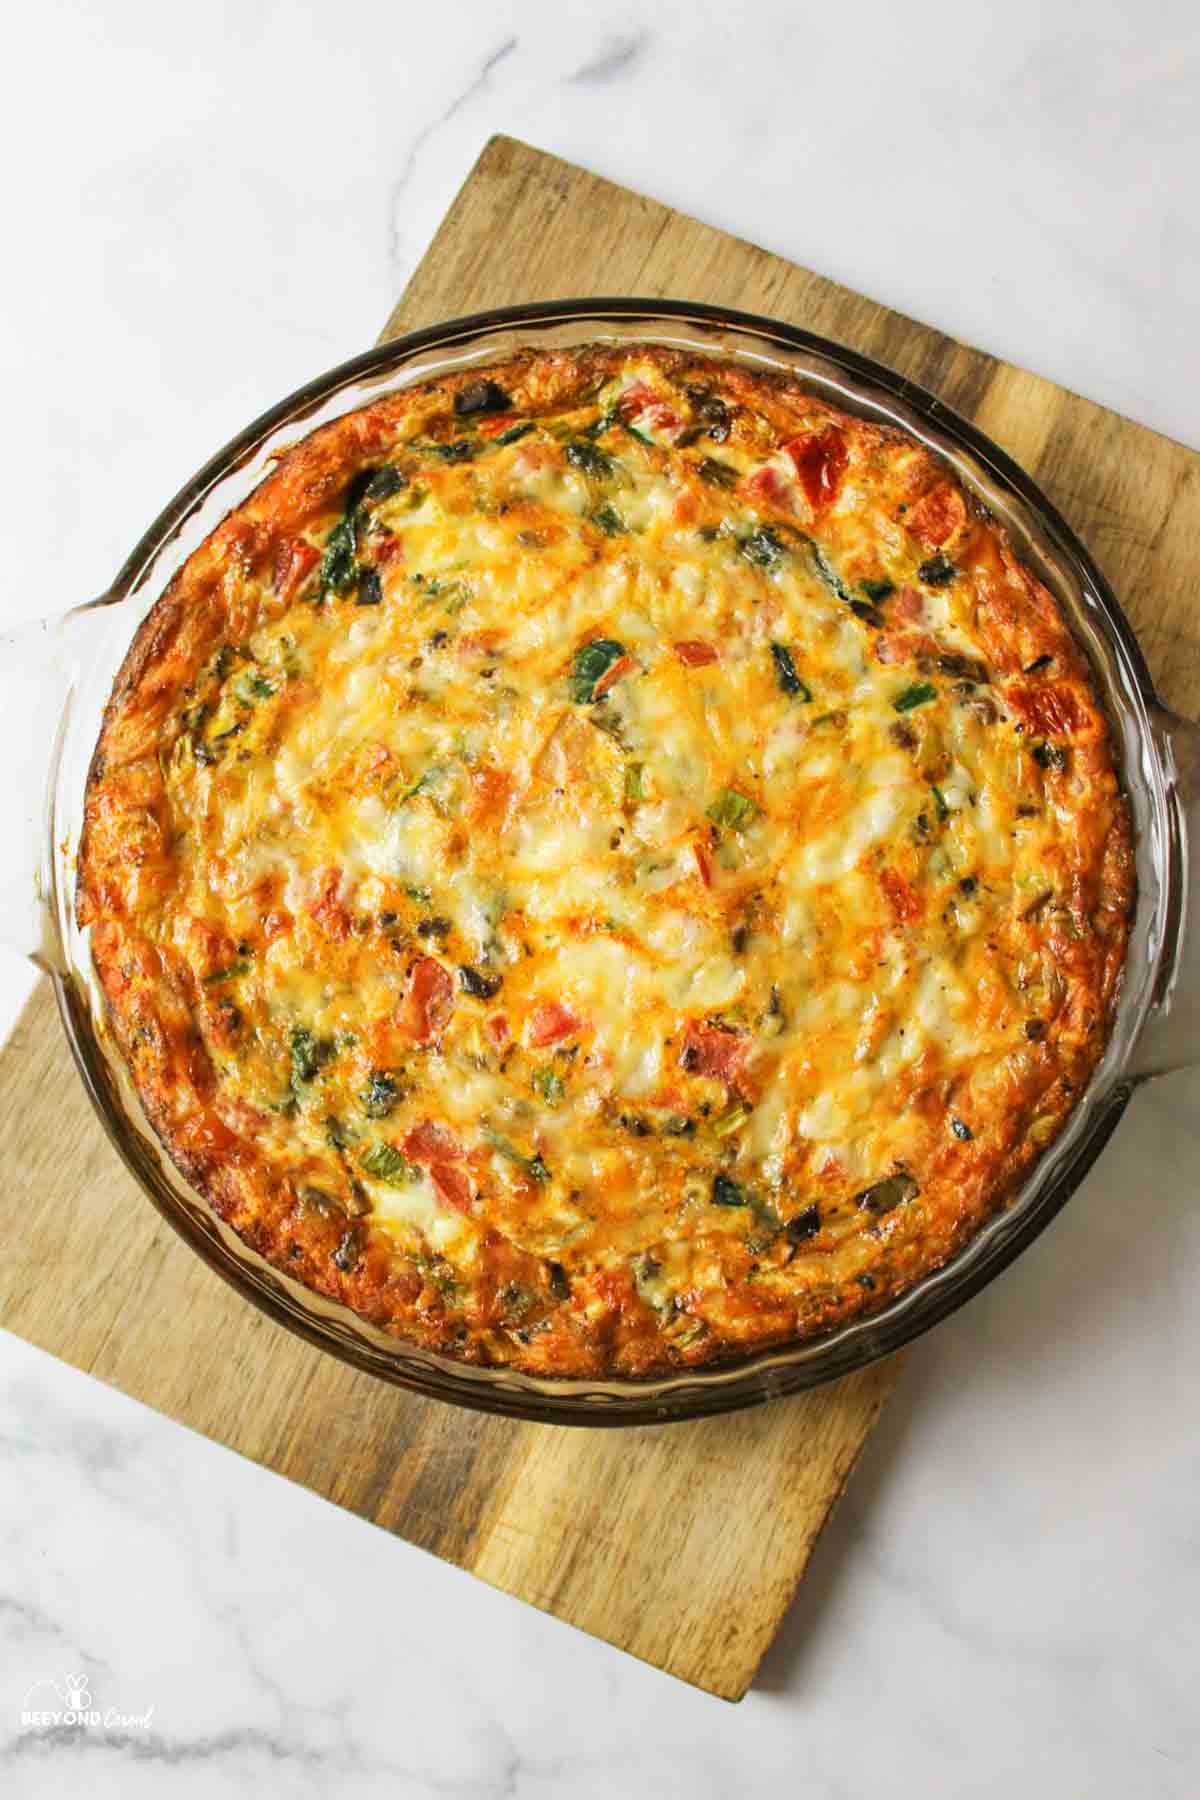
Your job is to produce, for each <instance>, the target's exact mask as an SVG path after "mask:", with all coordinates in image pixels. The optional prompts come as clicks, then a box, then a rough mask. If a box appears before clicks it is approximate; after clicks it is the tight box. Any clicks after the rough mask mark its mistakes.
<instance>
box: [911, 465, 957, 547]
mask: <svg viewBox="0 0 1200 1800" xmlns="http://www.w3.org/2000/svg"><path fill="white" fill-rule="evenodd" d="M966 518H967V503H966V501H965V500H964V499H963V497H962V495H961V494H960V493H959V491H958V489H957V488H955V487H951V486H950V483H949V482H948V481H946V482H943V483H942V484H941V486H940V487H935V488H930V490H929V492H928V493H927V494H926V495H924V496H923V498H922V499H920V500H918V501H917V504H916V505H915V506H914V507H913V508H912V510H911V511H910V513H909V515H908V517H907V518H906V519H905V521H904V523H905V524H906V525H907V526H908V529H909V530H910V531H912V532H915V533H916V535H917V536H918V537H919V538H923V539H924V540H925V542H926V543H927V544H932V545H933V546H934V547H935V548H937V547H939V546H940V545H942V544H944V543H946V542H947V540H948V539H950V538H952V537H953V536H954V533H955V532H956V531H958V530H960V529H961V527H962V526H963V525H964V524H965V523H966Z"/></svg>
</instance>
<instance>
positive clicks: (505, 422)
mask: <svg viewBox="0 0 1200 1800" xmlns="http://www.w3.org/2000/svg"><path fill="white" fill-rule="evenodd" d="M516 423H517V415H516V413H488V414H487V416H486V417H485V418H482V419H479V420H478V421H477V422H476V430H477V431H478V433H479V435H480V437H485V438H496V437H500V436H502V435H503V433H504V432H506V431H511V430H512V428H513V426H514V425H515V424H516Z"/></svg>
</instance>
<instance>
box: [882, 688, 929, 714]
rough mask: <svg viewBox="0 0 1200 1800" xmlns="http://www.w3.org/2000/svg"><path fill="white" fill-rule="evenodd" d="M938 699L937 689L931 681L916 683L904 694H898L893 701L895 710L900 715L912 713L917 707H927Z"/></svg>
mask: <svg viewBox="0 0 1200 1800" xmlns="http://www.w3.org/2000/svg"><path fill="white" fill-rule="evenodd" d="M936 699H937V689H936V688H935V687H934V686H933V683H932V682H929V681H914V682H913V684H912V686H911V687H906V688H905V689H904V691H903V693H900V694H897V695H896V698H895V699H894V700H893V701H892V707H893V710H894V711H896V712H898V713H906V712H912V710H913V708H914V707H916V706H927V705H928V704H929V702H930V701H931V700H936Z"/></svg>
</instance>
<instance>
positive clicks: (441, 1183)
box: [404, 1119, 475, 1213]
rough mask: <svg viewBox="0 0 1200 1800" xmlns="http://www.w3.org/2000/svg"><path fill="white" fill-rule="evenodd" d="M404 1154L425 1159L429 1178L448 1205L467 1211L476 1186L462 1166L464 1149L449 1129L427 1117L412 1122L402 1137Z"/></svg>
mask: <svg viewBox="0 0 1200 1800" xmlns="http://www.w3.org/2000/svg"><path fill="white" fill-rule="evenodd" d="M404 1154H405V1156H407V1158H408V1160H409V1162H415V1163H424V1164H425V1165H426V1167H427V1168H428V1170H429V1179H430V1180H431V1181H432V1183H433V1185H434V1187H435V1188H436V1189H437V1191H438V1193H439V1194H440V1195H441V1197H442V1199H443V1200H444V1201H445V1202H446V1204H447V1205H448V1206H453V1207H454V1208H455V1210H456V1211H457V1212H462V1213H467V1212H470V1210H471V1202H472V1200H473V1198H474V1194H475V1190H474V1188H473V1187H472V1186H471V1178H470V1176H469V1175H468V1174H467V1172H466V1170H465V1169H464V1168H463V1167H462V1166H461V1164H462V1160H463V1157H464V1154H465V1152H464V1150H463V1147H462V1145H461V1144H460V1143H459V1141H458V1139H457V1138H456V1137H455V1136H454V1133H453V1132H452V1131H447V1130H446V1127H445V1126H444V1125H437V1124H435V1123H434V1121H433V1120H432V1119H426V1120H425V1121H424V1123H423V1124H421V1125H414V1126H413V1129H412V1130H411V1131H410V1132H409V1134H408V1136H407V1137H406V1138H405V1140H404Z"/></svg>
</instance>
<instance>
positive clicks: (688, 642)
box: [674, 638, 719, 669]
mask: <svg viewBox="0 0 1200 1800" xmlns="http://www.w3.org/2000/svg"><path fill="white" fill-rule="evenodd" d="M674 650H675V654H676V656H677V657H678V658H679V660H680V662H681V663H682V664H683V666H684V668H685V669H702V668H704V666H705V664H706V663H715V662H717V661H719V657H718V655H717V652H716V650H714V648H713V646H712V645H711V644H706V643H705V642H704V639H703V638H684V639H683V640H682V641H681V642H680V643H678V644H676V645H675V646H674Z"/></svg>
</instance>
